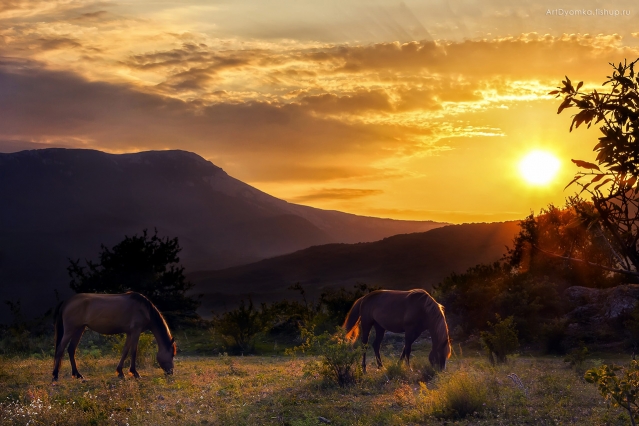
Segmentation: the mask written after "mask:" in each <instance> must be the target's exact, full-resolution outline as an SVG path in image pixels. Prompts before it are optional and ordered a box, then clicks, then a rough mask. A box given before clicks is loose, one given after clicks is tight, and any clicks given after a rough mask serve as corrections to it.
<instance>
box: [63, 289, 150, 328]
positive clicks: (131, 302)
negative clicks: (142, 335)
mask: <svg viewBox="0 0 639 426" xmlns="http://www.w3.org/2000/svg"><path fill="white" fill-rule="evenodd" d="M62 316H63V318H64V323H65V328H66V327H67V325H68V326H70V327H81V326H86V327H89V328H90V329H92V330H94V331H96V332H98V333H101V334H119V333H128V332H130V331H131V330H132V329H140V330H144V329H146V328H147V327H148V324H149V321H150V315H149V312H148V308H147V307H146V306H145V304H143V303H141V302H140V301H138V300H136V299H135V298H132V297H130V295H128V294H93V293H79V294H76V295H75V296H73V297H72V298H71V299H69V300H68V301H67V302H66V303H65V305H64V310H63V312H62Z"/></svg>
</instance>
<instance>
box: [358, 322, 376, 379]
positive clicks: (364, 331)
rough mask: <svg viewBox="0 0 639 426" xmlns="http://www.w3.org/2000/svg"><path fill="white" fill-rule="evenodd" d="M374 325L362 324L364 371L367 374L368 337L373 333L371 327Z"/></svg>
mask: <svg viewBox="0 0 639 426" xmlns="http://www.w3.org/2000/svg"><path fill="white" fill-rule="evenodd" d="M372 326H373V325H372V324H369V323H364V322H363V321H362V323H361V324H360V327H362V344H363V345H364V356H363V357H362V371H363V372H364V373H366V345H368V335H369V334H370V333H371V327H372Z"/></svg>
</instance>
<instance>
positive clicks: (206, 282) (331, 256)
mask: <svg viewBox="0 0 639 426" xmlns="http://www.w3.org/2000/svg"><path fill="white" fill-rule="evenodd" d="M518 231H519V225H518V222H503V223H475V224H464V225H449V226H445V227H441V228H437V229H433V230H431V231H428V232H423V233H413V234H407V235H396V236H393V237H388V238H385V239H383V240H381V241H376V242H369V243H359V244H327V245H322V246H315V247H310V248H307V249H305V250H301V251H298V252H295V253H292V254H287V255H283V256H278V257H274V258H271V259H265V260H262V261H259V262H256V263H252V264H250V265H244V266H237V267H233V268H228V269H223V270H217V271H199V272H195V273H191V274H189V275H188V278H189V279H190V280H191V281H192V282H194V283H195V284H196V285H195V288H194V289H193V290H192V293H193V294H202V295H203V298H202V302H203V303H202V306H201V307H200V315H202V316H204V317H206V316H210V314H211V310H218V311H219V310H224V309H225V308H226V307H229V306H233V305H234V304H236V303H237V302H238V301H239V300H240V299H242V298H244V299H246V298H248V297H251V298H252V299H253V301H254V302H270V301H274V300H280V299H284V298H290V297H294V296H295V293H294V292H292V291H290V290H288V287H289V286H291V285H292V284H295V283H300V284H301V285H302V287H303V288H304V289H305V290H306V292H307V294H309V295H311V296H314V297H317V296H318V295H319V294H320V293H321V292H322V291H323V290H325V289H327V288H331V287H333V288H335V287H340V286H345V287H352V286H353V285H354V284H355V283H357V282H364V283H366V284H369V285H378V286H381V287H383V288H387V289H401V290H407V289H411V288H423V289H426V290H429V289H431V288H432V287H433V285H436V284H437V283H439V282H441V281H442V279H444V278H445V277H446V276H447V275H449V274H451V273H453V272H456V273H461V272H464V271H465V270H466V269H468V268H469V267H471V266H475V265H477V264H479V263H488V262H493V261H496V260H499V259H500V258H501V257H502V256H503V254H504V253H505V252H506V246H510V245H512V241H513V238H514V236H515V235H516V234H517V232H518Z"/></svg>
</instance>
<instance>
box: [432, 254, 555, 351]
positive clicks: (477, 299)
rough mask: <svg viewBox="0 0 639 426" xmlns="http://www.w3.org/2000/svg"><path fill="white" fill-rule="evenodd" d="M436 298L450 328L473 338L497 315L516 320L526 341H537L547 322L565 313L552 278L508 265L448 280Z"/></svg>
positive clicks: (479, 267) (482, 267) (479, 269)
mask: <svg viewBox="0 0 639 426" xmlns="http://www.w3.org/2000/svg"><path fill="white" fill-rule="evenodd" d="M433 297H435V299H436V300H437V301H438V302H440V303H442V304H443V305H444V306H445V307H446V316H447V320H448V324H449V327H450V328H451V329H457V326H459V327H461V329H462V330H463V334H465V335H466V336H469V335H471V334H475V333H476V332H477V331H481V330H482V329H484V328H485V324H487V322H488V321H490V320H491V319H493V318H494V316H495V313H497V314H499V315H500V316H502V317H508V316H513V317H514V321H515V323H516V324H517V328H518V330H519V332H520V335H521V337H522V338H523V339H525V340H528V341H533V340H536V338H537V337H538V336H539V334H540V332H541V326H542V324H543V323H544V322H545V321H550V320H551V319H552V318H555V317H557V316H558V315H559V314H560V313H561V312H562V306H561V304H560V297H559V295H558V292H557V289H556V286H555V284H554V282H552V281H551V280H550V279H549V278H547V277H545V276H537V275H536V274H532V273H529V272H524V273H513V272H512V271H511V268H510V267H509V265H507V264H502V263H499V262H495V263H493V264H489V265H477V266H475V267H472V268H470V269H468V270H467V271H466V272H465V273H463V274H452V275H450V276H448V277H446V278H445V279H444V281H443V282H442V283H440V284H439V285H438V286H437V287H436V288H435V290H434V291H433Z"/></svg>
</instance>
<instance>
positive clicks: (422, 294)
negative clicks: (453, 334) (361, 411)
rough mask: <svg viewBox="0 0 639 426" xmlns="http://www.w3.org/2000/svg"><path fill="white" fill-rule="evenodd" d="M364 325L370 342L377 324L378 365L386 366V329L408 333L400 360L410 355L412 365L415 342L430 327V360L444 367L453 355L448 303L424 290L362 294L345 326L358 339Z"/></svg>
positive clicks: (364, 341)
mask: <svg viewBox="0 0 639 426" xmlns="http://www.w3.org/2000/svg"><path fill="white" fill-rule="evenodd" d="M358 324H359V325H360V327H361V333H362V343H363V344H365V345H366V344H368V335H369V334H370V331H371V328H372V327H375V341H374V342H373V350H374V351H375V358H376V359H377V366H378V367H379V368H381V367H382V358H381V356H380V354H379V347H380V346H381V344H382V339H383V338H384V333H385V332H386V330H388V331H390V332H392V333H404V350H403V351H402V355H401V356H400V358H399V360H400V361H401V360H402V359H406V363H407V364H408V366H409V367H410V351H411V346H412V344H413V342H414V341H415V340H416V339H417V338H418V337H419V336H420V335H421V334H422V332H424V330H429V331H430V335H431V339H432V341H433V348H432V350H431V351H430V355H429V356H428V360H429V361H430V363H431V365H432V366H433V367H435V368H439V369H442V370H444V369H445V368H446V360H447V359H448V358H450V352H451V348H450V339H449V338H448V324H446V317H445V316H444V307H443V306H442V305H440V304H439V303H437V302H436V301H435V299H433V297H432V296H431V295H430V294H428V293H427V292H426V291H424V290H420V289H417V290H410V291H397V290H377V291H373V292H371V293H369V294H367V295H366V296H364V297H360V298H359V299H358V300H357V301H356V302H355V304H353V307H352V308H351V310H350V311H349V312H348V315H347V316H346V321H345V322H344V325H343V327H344V328H345V329H346V332H347V335H346V336H347V337H348V338H349V339H350V340H351V341H352V342H355V340H357V337H358V335H359V331H360V330H359V328H360V327H357V325H358ZM362 369H363V370H364V371H366V351H364V358H363V359H362Z"/></svg>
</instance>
